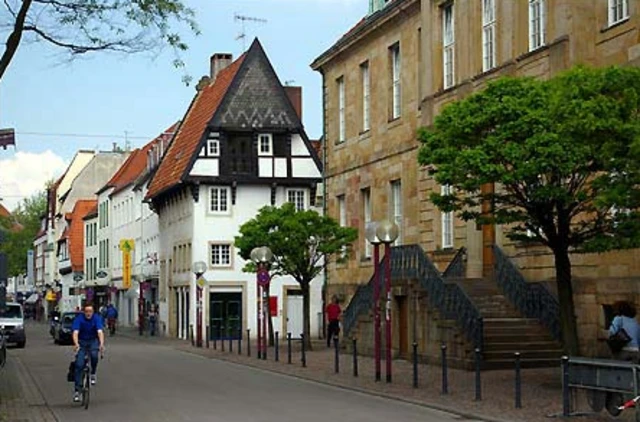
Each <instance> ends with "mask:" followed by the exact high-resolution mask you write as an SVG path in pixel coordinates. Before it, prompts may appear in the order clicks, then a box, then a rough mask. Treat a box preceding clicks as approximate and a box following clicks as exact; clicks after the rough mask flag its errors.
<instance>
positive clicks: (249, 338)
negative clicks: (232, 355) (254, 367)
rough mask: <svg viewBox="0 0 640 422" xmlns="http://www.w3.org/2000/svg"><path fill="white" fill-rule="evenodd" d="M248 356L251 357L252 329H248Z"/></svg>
mask: <svg viewBox="0 0 640 422" xmlns="http://www.w3.org/2000/svg"><path fill="white" fill-rule="evenodd" d="M247 356H249V357H251V329H250V328H247Z"/></svg>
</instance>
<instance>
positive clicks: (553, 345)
mask: <svg viewBox="0 0 640 422" xmlns="http://www.w3.org/2000/svg"><path fill="white" fill-rule="evenodd" d="M484 350H485V352H507V351H509V352H512V353H513V352H521V353H523V352H524V351H534V350H560V345H559V344H558V343H557V342H555V341H551V340H550V341H522V339H514V341H505V342H503V343H500V342H497V341H490V342H486V341H485V344H484Z"/></svg>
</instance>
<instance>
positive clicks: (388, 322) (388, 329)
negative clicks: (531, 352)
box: [384, 243, 391, 382]
mask: <svg viewBox="0 0 640 422" xmlns="http://www.w3.org/2000/svg"><path fill="white" fill-rule="evenodd" d="M384 261H385V266H384V272H385V290H386V292H387V309H386V315H385V316H386V324H385V331H386V334H387V338H386V340H387V355H386V363H387V382H391V243H385V254H384Z"/></svg>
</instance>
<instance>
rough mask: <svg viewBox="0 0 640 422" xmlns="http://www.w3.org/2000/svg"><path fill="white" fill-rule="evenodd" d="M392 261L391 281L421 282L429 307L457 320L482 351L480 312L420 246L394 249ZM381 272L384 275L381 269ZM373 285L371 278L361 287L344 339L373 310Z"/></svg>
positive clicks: (347, 313)
mask: <svg viewBox="0 0 640 422" xmlns="http://www.w3.org/2000/svg"><path fill="white" fill-rule="evenodd" d="M390 261H391V279H392V280H406V279H415V280H418V282H419V283H420V285H421V286H422V287H423V288H424V289H425V290H426V291H427V296H428V298H429V303H430V305H431V306H432V307H434V308H436V309H438V310H439V311H440V313H441V315H442V316H443V317H444V318H446V319H453V320H455V321H456V322H457V324H458V325H459V326H460V327H461V328H462V329H463V331H464V333H465V334H466V336H467V337H468V338H469V340H470V341H471V342H472V343H473V344H474V347H479V348H482V346H483V342H484V336H483V320H482V316H481V315H480V311H479V310H478V308H477V307H476V306H475V304H474V303H473V302H472V301H471V300H470V299H469V297H468V296H467V295H466V293H465V292H464V290H462V289H461V288H460V286H458V285H457V284H447V283H445V282H444V280H443V278H442V276H441V275H440V272H439V271H438V269H437V268H436V267H435V265H433V263H432V262H431V261H430V260H429V259H428V258H427V256H426V254H425V253H424V250H423V249H422V248H421V247H420V246H419V245H403V246H395V247H392V248H391V255H390ZM380 269H381V271H382V267H380ZM380 280H382V277H381V278H380ZM373 281H374V280H373V277H371V279H370V280H369V282H368V283H367V284H365V285H361V286H359V287H358V289H357V290H356V293H355V295H354V296H353V298H352V299H351V302H350V303H349V305H348V306H347V309H346V310H345V312H344V314H343V320H342V321H343V328H344V331H345V335H348V334H349V333H350V331H351V330H352V329H353V328H354V327H355V324H356V322H357V319H358V316H359V315H361V314H363V313H365V312H367V311H369V310H370V309H371V308H372V306H373Z"/></svg>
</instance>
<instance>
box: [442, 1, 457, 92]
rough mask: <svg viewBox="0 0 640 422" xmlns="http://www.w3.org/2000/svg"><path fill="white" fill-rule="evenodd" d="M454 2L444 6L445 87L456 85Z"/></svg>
mask: <svg viewBox="0 0 640 422" xmlns="http://www.w3.org/2000/svg"><path fill="white" fill-rule="evenodd" d="M454 25H455V22H454V17H453V3H448V4H446V5H445V6H443V7H442V49H443V60H442V64H443V66H442V68H443V75H444V88H445V89H447V88H450V87H452V86H453V85H454V83H455V82H454V81H455V69H454V65H455V63H454V56H455V32H454Z"/></svg>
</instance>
